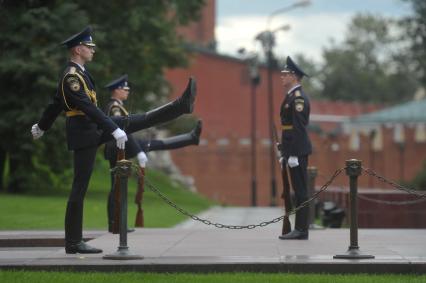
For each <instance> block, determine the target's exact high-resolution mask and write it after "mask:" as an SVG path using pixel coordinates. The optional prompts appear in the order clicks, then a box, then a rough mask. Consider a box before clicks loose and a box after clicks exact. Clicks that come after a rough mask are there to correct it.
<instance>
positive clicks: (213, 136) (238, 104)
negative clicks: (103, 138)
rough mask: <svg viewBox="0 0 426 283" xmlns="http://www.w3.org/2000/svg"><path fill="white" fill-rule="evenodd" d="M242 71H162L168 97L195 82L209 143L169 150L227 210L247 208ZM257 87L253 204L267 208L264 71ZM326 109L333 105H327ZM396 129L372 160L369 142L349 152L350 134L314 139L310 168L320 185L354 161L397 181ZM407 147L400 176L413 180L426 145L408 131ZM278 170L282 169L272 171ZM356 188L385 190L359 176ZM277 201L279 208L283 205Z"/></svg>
mask: <svg viewBox="0 0 426 283" xmlns="http://www.w3.org/2000/svg"><path fill="white" fill-rule="evenodd" d="M245 68H246V67H245V65H244V63H243V62H242V61H240V60H236V59H233V58H228V57H223V56H217V55H213V54H201V53H197V54H193V57H192V59H191V65H190V67H189V68H188V69H185V70H183V69H179V70H167V71H166V77H167V79H168V80H169V82H170V83H171V84H172V85H173V86H174V89H175V91H174V93H173V97H176V96H178V95H179V94H180V93H181V91H182V89H183V88H184V87H185V85H186V82H187V78H188V76H190V75H194V76H195V77H196V79H197V83H198V96H197V100H196V107H195V113H194V114H195V115H196V116H198V117H199V118H201V119H203V123H204V124H203V125H204V128H203V134H202V138H203V139H205V140H206V141H207V145H200V146H198V147H188V148H185V149H182V150H179V151H173V152H172V156H173V159H174V161H175V162H176V164H177V165H178V166H179V167H180V169H181V170H182V172H183V173H184V174H187V175H192V176H194V179H195V185H196V187H197V189H198V191H199V192H200V193H202V194H203V195H205V196H207V197H209V198H212V199H215V200H218V201H220V202H221V203H224V204H233V205H250V186H251V185H250V184H251V176H250V145H241V144H240V142H239V141H240V139H242V138H245V139H248V138H249V137H250V118H251V114H250V85H249V84H248V82H247V80H246V79H245V76H244V74H245V71H246V69H245ZM260 73H261V77H262V82H261V85H260V86H259V88H258V90H257V123H256V125H257V130H258V132H257V153H258V155H257V178H258V205H269V204H270V185H269V184H270V180H269V150H268V146H266V145H264V144H263V140H264V139H267V138H268V137H269V132H268V116H267V87H266V70H265V69H263V68H261V70H260ZM273 75H274V76H273V90H274V102H275V106H274V112H275V114H274V120H275V125H279V117H278V116H279V114H278V113H279V106H280V103H281V100H282V97H283V95H282V90H281V85H280V79H279V76H280V74H279V72H275V73H274V74H273ZM330 103H331V102H330ZM316 114H321V113H316ZM392 131H393V129H385V130H384V149H383V150H382V151H379V152H375V153H374V158H373V157H372V155H371V150H370V147H369V144H370V143H369V140H368V137H367V136H361V149H360V150H359V151H351V150H350V149H349V136H347V135H340V136H338V138H337V139H335V140H332V139H331V138H327V137H325V136H321V135H318V134H314V133H311V139H312V142H313V145H314V153H313V155H312V156H311V158H310V162H309V163H310V165H311V166H316V167H317V168H318V170H319V172H318V173H319V176H318V178H317V180H316V184H317V186H321V185H322V184H324V183H325V181H326V180H327V179H328V178H329V177H330V176H331V175H332V173H333V172H334V171H335V170H336V169H338V168H341V167H344V164H345V160H347V159H351V158H356V159H360V160H362V162H363V166H365V167H370V166H371V167H372V168H373V169H374V170H376V171H377V172H378V173H380V174H382V175H384V176H386V177H388V178H390V179H393V180H396V181H398V180H399V179H400V172H401V168H400V164H401V163H400V161H399V160H400V156H399V151H398V149H397V147H396V145H395V144H394V142H393V132H392ZM222 138H226V139H228V141H229V144H228V145H218V144H217V141H218V140H219V139H222ZM406 140H407V143H406V147H405V148H406V149H405V152H404V157H403V161H404V162H403V164H404V167H403V175H404V178H405V179H406V180H408V179H411V178H412V177H413V176H414V175H415V174H416V173H417V172H418V170H420V168H421V164H422V162H423V160H424V159H425V157H426V144H424V143H423V144H418V143H415V142H414V141H413V129H410V128H408V129H407V132H406ZM333 142H334V143H337V144H338V145H339V150H338V151H332V150H331V144H332V143H333ZM277 167H278V168H279V166H277ZM278 168H277V172H276V179H277V187H278V195H280V193H281V180H280V174H279V172H278ZM347 184H348V179H347V177H346V176H345V175H344V174H342V176H340V177H339V178H337V180H336V182H335V183H334V185H338V186H339V185H342V186H346V185H347ZM359 185H360V187H381V188H386V187H387V186H385V185H383V184H382V183H380V182H379V181H377V180H375V179H372V178H369V177H368V176H361V177H360V178H359ZM280 203H281V202H280Z"/></svg>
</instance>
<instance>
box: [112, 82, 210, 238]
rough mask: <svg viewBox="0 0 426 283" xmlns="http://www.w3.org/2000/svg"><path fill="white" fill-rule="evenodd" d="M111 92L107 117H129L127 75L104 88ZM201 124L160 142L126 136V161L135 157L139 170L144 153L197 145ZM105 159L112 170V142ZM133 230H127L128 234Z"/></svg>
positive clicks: (144, 156)
mask: <svg viewBox="0 0 426 283" xmlns="http://www.w3.org/2000/svg"><path fill="white" fill-rule="evenodd" d="M105 87H106V88H107V89H108V90H109V91H110V92H111V98H110V101H109V103H108V105H107V107H106V109H105V113H106V114H107V115H108V116H111V117H114V116H118V117H120V116H127V115H129V113H128V111H127V109H126V108H125V105H124V102H125V101H126V100H127V98H128V96H129V93H130V86H129V81H128V75H127V74H125V75H122V76H120V77H119V78H117V79H115V80H113V81H112V82H110V83H108V84H107V85H106V86H105ZM201 129H202V123H201V120H199V121H198V122H197V125H196V126H195V128H194V129H193V130H192V131H191V132H189V133H186V134H182V135H178V136H174V137H170V138H166V139H161V140H156V139H155V140H144V139H138V138H136V137H134V136H133V135H127V138H128V141H127V142H126V151H125V153H126V159H130V158H133V157H137V160H138V163H139V165H140V167H141V168H143V167H145V164H146V162H147V161H148V158H147V156H146V153H147V152H149V151H159V150H169V149H177V148H182V147H185V146H189V145H198V144H199V142H200V135H201ZM105 158H106V159H107V160H108V161H109V163H110V167H111V168H114V167H115V165H116V162H117V160H116V159H117V147H116V146H115V144H114V142H108V143H106V144H105ZM113 180H114V174H112V173H111V191H110V193H109V195H108V206H107V211H108V231H109V232H112V227H113V218H114V217H113V216H114V206H113V204H114V201H113V196H114V194H113V189H114V182H113ZM131 231H133V229H129V232H131Z"/></svg>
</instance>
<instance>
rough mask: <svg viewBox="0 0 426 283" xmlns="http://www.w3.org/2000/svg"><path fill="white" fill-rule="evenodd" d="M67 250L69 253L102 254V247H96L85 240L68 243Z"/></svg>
mask: <svg viewBox="0 0 426 283" xmlns="http://www.w3.org/2000/svg"><path fill="white" fill-rule="evenodd" d="M65 252H66V253H67V254H77V253H79V254H100V253H102V250H101V249H97V248H94V247H92V246H90V245H88V244H86V243H85V242H84V241H81V242H79V243H75V244H67V245H66V246H65Z"/></svg>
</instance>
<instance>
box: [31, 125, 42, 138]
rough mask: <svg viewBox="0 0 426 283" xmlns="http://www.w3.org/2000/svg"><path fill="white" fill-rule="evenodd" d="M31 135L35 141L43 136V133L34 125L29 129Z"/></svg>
mask: <svg viewBox="0 0 426 283" xmlns="http://www.w3.org/2000/svg"><path fill="white" fill-rule="evenodd" d="M31 134H32V135H33V139H35V140H36V139H39V138H41V136H42V135H43V134H44V131H43V130H42V129H40V127H39V126H38V124H34V125H33V126H32V127H31Z"/></svg>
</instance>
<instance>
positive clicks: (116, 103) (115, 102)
mask: <svg viewBox="0 0 426 283" xmlns="http://www.w3.org/2000/svg"><path fill="white" fill-rule="evenodd" d="M119 105H120V103H118V102H117V101H114V102H113V103H112V106H119Z"/></svg>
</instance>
